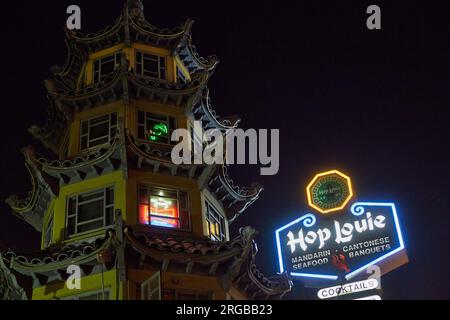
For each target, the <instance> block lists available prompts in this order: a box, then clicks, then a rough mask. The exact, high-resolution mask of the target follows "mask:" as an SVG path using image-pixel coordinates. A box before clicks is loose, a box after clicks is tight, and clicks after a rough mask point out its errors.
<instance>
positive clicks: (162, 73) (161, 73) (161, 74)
mask: <svg viewBox="0 0 450 320" xmlns="http://www.w3.org/2000/svg"><path fill="white" fill-rule="evenodd" d="M136 73H137V74H138V75H141V76H144V77H150V78H155V79H160V80H166V58H165V57H160V56H156V55H153V54H148V53H143V52H140V51H137V52H136Z"/></svg>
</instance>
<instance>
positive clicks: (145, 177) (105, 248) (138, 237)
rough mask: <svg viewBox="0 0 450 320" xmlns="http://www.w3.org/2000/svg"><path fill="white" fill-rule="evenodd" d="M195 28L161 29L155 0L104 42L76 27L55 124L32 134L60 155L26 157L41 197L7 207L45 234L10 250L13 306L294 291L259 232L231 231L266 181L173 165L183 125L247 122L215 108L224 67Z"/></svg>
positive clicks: (53, 86)
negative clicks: (203, 47) (259, 260)
mask: <svg viewBox="0 0 450 320" xmlns="http://www.w3.org/2000/svg"><path fill="white" fill-rule="evenodd" d="M191 27H192V21H190V20H188V21H187V22H186V23H185V24H184V25H183V26H181V27H179V28H176V29H173V30H167V29H158V28H156V27H154V26H153V25H151V24H150V23H149V22H147V20H146V19H145V17H144V12H143V5H142V3H141V1H139V0H134V1H130V0H129V1H127V2H126V3H125V4H124V9H123V12H122V14H121V15H120V17H119V19H118V20H117V21H116V23H115V24H114V25H112V26H109V27H107V28H106V29H104V30H102V31H100V32H98V33H96V34H88V35H84V34H81V33H78V32H74V31H70V30H66V44H67V48H68V57H67V62H66V64H65V66H64V67H54V68H53V69H52V73H53V77H52V78H51V79H49V80H46V81H45V86H46V89H47V91H48V101H49V112H48V121H47V123H46V124H45V125H44V126H41V127H39V126H33V127H31V128H30V133H31V134H32V135H33V136H34V137H35V138H36V139H37V140H39V141H40V142H41V143H42V145H43V146H44V147H45V148H46V149H47V150H48V151H49V152H47V153H51V154H53V156H50V157H49V156H42V155H40V154H39V153H38V152H37V151H36V150H34V149H33V148H31V147H27V148H25V149H23V154H24V157H25V165H26V168H27V170H28V171H29V173H30V176H31V180H32V190H31V192H30V193H29V196H28V197H27V198H26V199H19V198H18V197H16V196H11V197H10V198H9V199H8V200H7V203H8V204H9V205H10V206H11V208H12V211H13V213H14V214H16V215H17V216H18V217H19V218H21V219H23V220H24V221H25V222H27V223H29V224H31V225H32V226H33V227H34V228H35V229H36V230H38V231H39V232H41V233H42V241H41V252H39V253H37V254H32V255H27V254H22V253H18V252H15V251H11V250H8V249H2V250H0V252H1V253H0V299H33V300H64V299H71V300H76V299H79V300H90V299H105V300H127V299H128V300H133V299H137V300H141V299H142V300H157V299H165V300H171V299H187V300H192V299H221V300H224V299H280V298H282V297H283V296H284V295H285V294H286V293H288V292H289V291H290V289H291V282H290V281H289V279H288V277H287V276H286V275H285V274H283V275H277V276H275V277H271V278H267V277H265V276H264V275H263V274H262V273H261V272H260V271H259V270H258V269H257V268H256V266H255V256H256V254H257V249H256V245H255V243H254V236H255V233H256V232H255V230H253V229H252V228H250V227H245V228H241V232H240V234H239V235H237V236H236V237H233V236H232V235H230V232H229V225H230V224H231V223H236V222H235V221H236V219H237V218H238V217H239V215H240V214H242V213H243V212H244V211H245V210H246V209H247V208H248V207H249V206H250V205H251V204H252V203H253V202H254V201H256V200H257V199H258V197H259V195H260V193H261V191H262V187H261V186H259V185H257V184H254V185H252V186H251V187H239V186H236V185H235V184H234V182H233V180H231V178H230V177H229V175H228V172H227V167H226V166H224V165H206V164H200V165H196V164H192V165H175V164H174V163H173V162H172V161H171V151H172V148H173V146H174V145H173V142H171V139H170V137H171V133H172V132H173V131H174V130H176V129H187V130H189V131H190V132H191V135H192V137H194V139H193V140H194V141H195V140H196V139H197V140H199V138H197V137H198V136H199V135H200V133H199V132H197V131H196V130H197V129H196V128H195V126H194V122H195V121H201V123H202V126H203V129H205V130H206V129H211V128H215V129H217V130H220V131H221V132H222V133H223V134H226V133H227V132H228V131H229V130H232V129H234V128H236V127H237V125H238V123H239V119H238V118H236V117H229V118H221V117H219V116H217V114H216V112H215V111H214V110H213V108H212V106H211V99H210V97H209V92H208V80H209V79H210V77H211V76H212V74H213V72H214V70H215V68H216V66H217V64H218V60H217V58H216V57H208V58H203V57H201V56H200V55H199V54H198V53H197V52H196V50H195V47H194V46H193V45H192V38H191ZM199 141H200V143H203V142H202V141H201V139H200V140H199ZM74 268H75V269H74ZM77 270H78V271H79V272H80V276H81V282H80V283H79V285H80V286H77V285H75V288H74V287H73V286H72V285H71V284H72V282H71V281H72V280H73V279H72V277H71V276H72V275H76V274H77ZM73 283H75V284H76V282H73Z"/></svg>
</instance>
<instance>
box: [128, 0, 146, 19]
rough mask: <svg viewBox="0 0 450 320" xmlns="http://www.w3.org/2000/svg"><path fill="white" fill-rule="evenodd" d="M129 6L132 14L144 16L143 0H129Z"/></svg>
mask: <svg viewBox="0 0 450 320" xmlns="http://www.w3.org/2000/svg"><path fill="white" fill-rule="evenodd" d="M127 6H128V12H129V14H130V15H131V16H133V17H141V18H144V4H143V3H142V1H141V0H127Z"/></svg>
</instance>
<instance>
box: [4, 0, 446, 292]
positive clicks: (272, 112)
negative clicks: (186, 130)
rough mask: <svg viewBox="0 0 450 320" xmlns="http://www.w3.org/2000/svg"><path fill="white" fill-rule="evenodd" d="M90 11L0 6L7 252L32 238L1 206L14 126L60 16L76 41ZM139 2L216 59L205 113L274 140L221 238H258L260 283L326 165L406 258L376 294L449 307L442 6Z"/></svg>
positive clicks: (94, 20)
mask: <svg viewBox="0 0 450 320" xmlns="http://www.w3.org/2000/svg"><path fill="white" fill-rule="evenodd" d="M93 2H94V1H87V0H83V1H81V0H76V1H72V0H71V1H67V0H63V1H54V0H45V1H39V2H37V1H27V2H20V4H19V3H18V2H8V1H6V2H4V3H3V4H2V5H3V14H2V17H1V22H0V23H1V24H2V25H1V28H0V32H1V39H2V43H3V45H2V47H3V50H2V51H1V55H2V57H1V58H2V60H1V61H3V63H2V74H3V76H2V85H1V92H2V106H3V108H2V110H3V119H4V120H3V125H2V126H1V127H0V130H1V136H2V137H3V143H2V145H1V154H2V158H1V160H0V161H1V163H0V166H1V172H2V173H3V174H2V178H1V190H0V196H1V198H2V203H1V204H0V241H5V242H6V243H7V244H9V245H10V246H15V247H18V248H24V249H27V250H34V249H37V248H38V239H39V235H38V234H37V233H36V232H34V231H33V229H32V228H31V227H29V226H27V225H25V224H24V223H22V222H21V221H19V220H18V219H17V218H15V217H14V216H12V215H11V214H10V212H9V210H8V207H7V206H6V205H4V204H3V200H4V199H5V198H6V197H7V196H8V195H9V194H11V193H19V194H25V193H26V192H27V191H28V190H30V188H31V187H30V181H29V176H28V174H27V172H26V169H25V167H24V165H23V157H22V155H21V154H20V152H19V151H20V149H21V148H22V147H24V146H26V145H28V144H32V143H34V142H33V141H32V138H31V136H30V135H29V134H28V133H27V128H28V127H29V126H30V125H31V124H35V123H36V124H42V122H43V121H44V119H45V111H46V98H45V90H44V88H43V85H42V81H43V80H44V79H45V78H46V77H48V76H49V71H48V69H49V67H50V66H51V65H54V64H63V63H64V61H65V45H64V42H63V31H62V26H63V25H64V23H65V19H66V14H65V9H66V7H67V6H68V5H70V4H78V5H80V7H81V8H82V13H83V16H82V18H83V19H82V27H83V31H84V32H92V31H96V30H98V29H100V28H103V27H104V26H106V25H108V24H111V23H113V22H114V21H115V19H116V18H117V17H118V15H119V12H120V10H121V7H122V3H123V1H122V0H115V1H111V0H108V1H107V0H102V1H100V0H96V1H95V3H93ZM393 2H395V4H394V3H393ZM244 3H245V6H244ZM18 4H19V5H18ZM144 4H145V7H146V8H145V9H146V10H145V12H146V17H147V19H148V20H149V21H150V22H152V23H153V24H155V25H156V26H159V27H173V26H176V25H179V24H181V23H183V22H184V20H185V19H186V18H188V17H190V18H193V19H194V20H195V21H196V23H195V25H194V30H193V32H194V42H195V44H196V45H197V47H198V50H199V52H200V53H201V54H202V55H204V56H206V55H210V54H217V55H218V56H219V58H220V59H221V64H220V66H219V68H218V69H217V72H216V73H215V74H214V77H213V79H212V80H211V83H210V90H211V96H212V99H213V100H212V101H213V104H214V106H215V109H216V110H217V111H218V112H219V114H222V115H229V114H238V115H240V116H241V117H242V119H243V122H242V127H243V128H279V129H280V130H281V165H280V172H279V174H278V175H277V176H272V177H260V176H259V175H258V173H259V171H258V168H257V167H250V168H249V167H240V168H235V169H234V170H233V173H234V177H235V180H237V181H238V182H239V183H240V184H247V183H250V182H251V181H254V180H255V181H259V182H261V183H262V184H263V185H264V186H265V191H264V193H263V195H262V196H261V199H260V200H259V201H258V202H257V203H255V204H254V206H252V207H251V208H250V209H249V210H248V211H247V212H246V213H245V215H243V216H242V217H241V218H240V219H239V220H238V221H237V222H236V225H235V226H233V231H234V232H235V233H236V232H237V230H238V227H240V226H244V225H251V226H253V227H255V228H256V229H258V230H259V231H260V234H259V236H258V238H257V241H258V245H259V249H260V253H259V257H258V264H259V266H260V267H261V269H262V270H263V271H264V272H265V273H266V274H270V273H274V272H275V271H276V262H275V244H274V237H273V232H274V230H275V229H276V227H278V226H281V225H283V224H284V223H285V222H288V221H290V220H292V219H293V218H295V217H298V216H299V215H301V214H302V213H304V212H305V211H306V210H307V209H308V208H307V207H306V205H305V196H304V186H305V185H306V184H307V182H308V180H309V179H310V178H311V177H312V176H313V175H314V173H315V172H318V171H321V170H324V169H330V168H339V169H341V170H342V171H344V172H347V173H348V174H350V175H351V176H352V178H353V182H354V185H355V189H356V193H357V195H358V198H359V199H360V200H372V201H375V200H377V201H381V200H382V201H384V200H388V201H394V202H396V203H397V205H398V210H399V212H400V217H401V220H402V224H403V228H404V233H405V238H406V244H407V247H408V254H409V258H410V260H411V262H410V263H409V264H408V265H406V266H403V267H401V268H400V269H398V270H396V271H394V272H392V273H391V274H389V275H387V276H386V277H384V278H383V287H384V292H385V298H388V299H389V298H390V299H420V298H422V299H439V298H441V299H442V298H447V299H449V298H450V272H448V271H449V270H450V236H449V231H450V224H449V220H450V218H449V215H450V212H449V209H450V206H449V200H448V199H449V194H450V184H449V183H448V181H447V179H449V178H450V161H449V155H450V153H449V141H448V139H449V137H450V135H449V133H448V129H449V123H450V122H449V119H450V111H449V108H450V94H449V89H450V59H449V58H450V55H449V54H450V50H449V49H450V37H449V35H450V25H449V22H448V21H449V19H448V16H449V15H450V4H449V2H448V1H421V2H417V4H413V3H412V2H410V1H383V2H382V1H370V2H368V1H316V0H315V1H308V2H305V1H285V0H283V1H282V0H278V1H272V2H265V3H263V2H262V1H258V2H256V1H247V2H244V1H226V2H225V1H222V2H218V1H198V0H197V1H151V0H144ZM370 4H378V5H380V6H381V9H382V27H383V29H382V30H381V31H369V30H367V29H366V27H365V21H366V17H367V15H366V14H365V11H366V8H367V6H368V5H370Z"/></svg>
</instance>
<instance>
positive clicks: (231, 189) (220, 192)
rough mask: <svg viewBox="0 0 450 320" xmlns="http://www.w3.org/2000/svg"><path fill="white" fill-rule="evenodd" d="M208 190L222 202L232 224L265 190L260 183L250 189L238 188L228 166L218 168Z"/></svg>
mask: <svg viewBox="0 0 450 320" xmlns="http://www.w3.org/2000/svg"><path fill="white" fill-rule="evenodd" d="M208 189H209V190H210V191H211V192H212V193H213V194H215V196H216V197H217V198H218V199H219V200H220V201H221V202H222V205H223V206H224V208H225V211H226V213H227V218H228V221H229V222H230V224H231V223H233V222H234V221H235V220H236V219H237V218H238V217H239V216H240V215H241V214H242V213H243V212H244V211H245V210H247V209H248V208H249V207H250V206H251V205H252V204H253V203H254V202H255V201H256V200H258V199H259V195H260V194H261V192H262V191H263V190H264V188H263V187H262V186H261V185H260V184H258V183H253V184H252V185H251V186H250V187H240V186H237V185H236V184H235V183H234V181H233V180H232V179H231V178H230V176H229V174H228V167H227V166H226V165H222V166H217V168H216V172H215V174H214V175H213V176H212V177H211V179H210V180H209V183H208Z"/></svg>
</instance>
